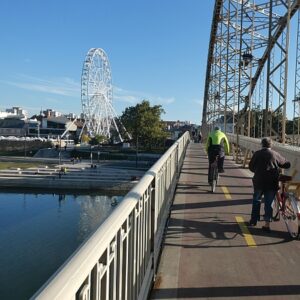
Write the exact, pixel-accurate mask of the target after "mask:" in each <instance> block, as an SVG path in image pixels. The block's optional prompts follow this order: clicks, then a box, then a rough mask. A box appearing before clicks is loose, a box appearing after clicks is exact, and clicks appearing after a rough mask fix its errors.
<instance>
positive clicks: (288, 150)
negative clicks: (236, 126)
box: [227, 133, 300, 180]
mask: <svg viewBox="0 0 300 300" xmlns="http://www.w3.org/2000/svg"><path fill="white" fill-rule="evenodd" d="M227 137H228V140H229V142H231V143H234V144H236V141H237V138H236V135H235V134H232V133H228V134H227ZM238 140H239V147H241V148H244V149H247V150H250V151H252V152H254V151H257V150H259V149H261V139H258V138H252V137H248V136H243V135H239V138H238ZM272 148H273V149H274V150H275V151H277V152H279V153H280V154H281V155H283V156H284V157H285V158H286V159H287V160H289V161H290V162H291V169H290V172H293V171H295V170H297V171H298V172H297V174H296V176H295V178H294V179H296V180H298V179H300V147H297V146H291V145H287V144H286V145H283V144H281V143H278V142H275V141H272Z"/></svg>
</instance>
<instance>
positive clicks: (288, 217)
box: [272, 174, 300, 239]
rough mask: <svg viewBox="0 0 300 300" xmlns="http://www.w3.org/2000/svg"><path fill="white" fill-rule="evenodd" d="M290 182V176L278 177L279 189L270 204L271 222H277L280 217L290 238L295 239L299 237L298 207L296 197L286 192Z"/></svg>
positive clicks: (299, 209) (299, 219)
mask: <svg viewBox="0 0 300 300" xmlns="http://www.w3.org/2000/svg"><path fill="white" fill-rule="evenodd" d="M291 180H292V176H287V175H283V174H280V176H279V182H280V189H279V191H278V192H277V193H276V197H275V199H274V201H273V203H272V208H273V221H279V220H280V216H282V218H283V220H284V222H285V225H286V227H287V230H288V232H289V234H290V236H291V237H292V238H293V239H297V238H299V235H300V232H299V231H300V228H299V226H300V207H299V205H298V201H297V198H296V196H295V195H294V194H293V193H288V192H287V190H286V183H287V182H288V181H291Z"/></svg>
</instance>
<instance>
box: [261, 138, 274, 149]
mask: <svg viewBox="0 0 300 300" xmlns="http://www.w3.org/2000/svg"><path fill="white" fill-rule="evenodd" d="M261 145H262V146H263V147H264V148H271V145H272V140H271V139H270V138H268V137H264V138H262V140H261Z"/></svg>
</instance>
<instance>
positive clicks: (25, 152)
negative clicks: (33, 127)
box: [24, 130, 27, 157]
mask: <svg viewBox="0 0 300 300" xmlns="http://www.w3.org/2000/svg"><path fill="white" fill-rule="evenodd" d="M26 137H27V135H26V130H25V132H24V157H27V149H26Z"/></svg>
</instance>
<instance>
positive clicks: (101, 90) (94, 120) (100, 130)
mask: <svg viewBox="0 0 300 300" xmlns="http://www.w3.org/2000/svg"><path fill="white" fill-rule="evenodd" d="M112 102H113V87H112V79H111V70H110V65H109V61H108V57H107V55H106V53H105V52H104V51H103V50H102V49H100V48H91V49H90V50H89V51H88V53H87V55H86V58H85V61H84V63H83V69H82V76H81V104H82V111H83V115H84V119H85V126H86V128H87V133H88V135H89V136H91V137H94V136H96V135H103V136H106V137H107V138H110V137H111V132H112V127H114V128H115V131H116V132H117V135H118V136H119V140H120V141H123V138H122V137H121V135H120V132H119V129H118V126H117V124H116V119H117V115H116V112H115V110H114V108H113V103H112ZM125 132H126V130H125ZM126 133H127V132H126Z"/></svg>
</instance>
